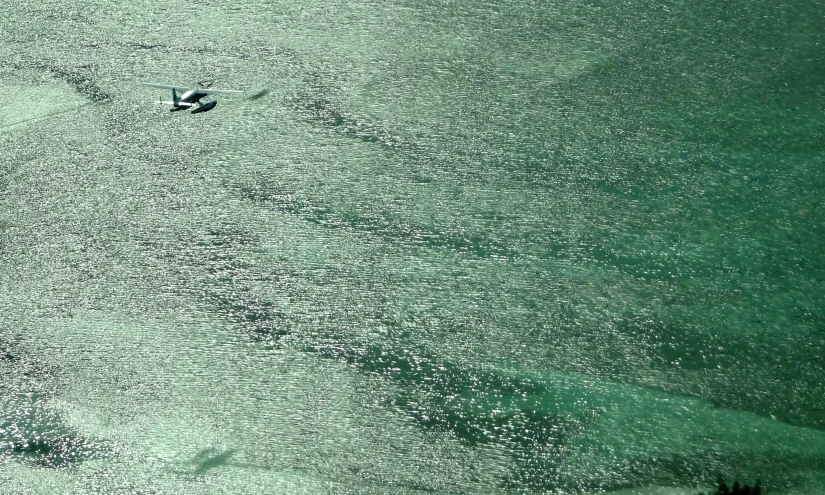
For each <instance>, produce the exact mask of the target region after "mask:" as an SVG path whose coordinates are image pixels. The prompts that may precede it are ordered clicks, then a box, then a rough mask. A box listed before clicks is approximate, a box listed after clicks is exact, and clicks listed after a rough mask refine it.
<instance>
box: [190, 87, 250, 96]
mask: <svg viewBox="0 0 825 495" xmlns="http://www.w3.org/2000/svg"><path fill="white" fill-rule="evenodd" d="M197 92H198V94H202V95H228V94H231V93H243V91H238V90H236V89H201V88H197Z"/></svg>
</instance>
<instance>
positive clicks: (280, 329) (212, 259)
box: [141, 227, 290, 345]
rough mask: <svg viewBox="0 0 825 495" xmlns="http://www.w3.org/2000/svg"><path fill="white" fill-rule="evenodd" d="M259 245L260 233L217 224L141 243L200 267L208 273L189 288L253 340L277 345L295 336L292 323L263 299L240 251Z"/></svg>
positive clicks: (167, 257)
mask: <svg viewBox="0 0 825 495" xmlns="http://www.w3.org/2000/svg"><path fill="white" fill-rule="evenodd" d="M257 243H258V237H257V236H255V235H252V234H249V233H247V232H246V231H243V230H241V229H238V228H235V227H214V228H212V229H210V230H208V231H206V232H204V233H197V234H193V237H191V238H183V237H180V238H178V239H176V242H173V243H170V244H162V243H158V242H154V241H144V242H142V243H141V245H142V246H143V248H144V249H145V250H146V251H147V253H148V254H149V255H150V256H152V257H155V258H159V259H163V260H166V261H167V262H172V263H174V264H175V265H184V266H191V267H196V268H198V269H200V270H203V272H204V275H205V276H204V277H203V278H202V279H201V280H199V281H198V283H191V282H192V281H188V282H186V283H184V284H182V285H185V286H190V287H192V289H191V290H189V291H184V292H187V293H190V294H191V295H194V296H195V297H198V298H200V299H201V300H202V301H204V302H205V303H206V304H207V305H209V306H210V307H211V308H212V311H214V312H215V313H216V314H218V315H219V316H221V317H223V318H224V319H226V320H227V321H229V322H231V323H233V324H235V325H237V326H238V327H240V328H242V329H243V330H244V332H245V333H246V334H247V336H249V337H250V338H251V339H252V340H255V341H258V342H262V343H266V344H268V345H277V344H278V341H279V340H280V339H281V338H282V337H285V336H287V335H289V334H290V329H289V324H288V321H287V319H286V318H285V317H284V315H283V314H282V313H281V312H279V311H278V308H277V307H276V305H275V304H274V303H272V302H270V301H266V300H262V299H260V298H259V297H257V296H256V295H255V294H254V293H253V291H252V290H251V289H250V288H249V286H248V283H247V281H249V280H250V279H251V278H253V275H252V274H251V273H250V266H249V264H248V263H247V262H245V261H244V260H243V259H241V258H240V257H239V256H238V255H237V254H236V251H237V250H239V249H248V248H251V247H252V246H254V245H255V244H257Z"/></svg>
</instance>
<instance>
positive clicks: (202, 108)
mask: <svg viewBox="0 0 825 495" xmlns="http://www.w3.org/2000/svg"><path fill="white" fill-rule="evenodd" d="M143 84H145V85H146V86H151V87H153V88H160V89H171V90H172V100H171V101H163V100H159V101H157V102H155V103H163V104H165V105H172V109H171V110H169V111H170V112H176V111H179V110H185V109H187V108H192V107H196V108H194V109H193V110H192V113H201V112H208V111H209V110H212V109H213V108H215V105H217V104H218V102H217V101H209V102H206V103H202V102H201V101H200V100H201V98H203V97H204V96H207V95H226V94H231V93H241V91H236V90H234V89H209V86H211V85H212V84H211V83H210V84H208V85H207V86H206V87H202V86H203V85H202V84H201V83H198V86H201V87H198V88H185V87H182V86H169V85H168V84H152V83H143ZM178 92H180V96H178Z"/></svg>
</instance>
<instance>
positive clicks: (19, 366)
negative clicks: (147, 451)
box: [0, 339, 111, 468]
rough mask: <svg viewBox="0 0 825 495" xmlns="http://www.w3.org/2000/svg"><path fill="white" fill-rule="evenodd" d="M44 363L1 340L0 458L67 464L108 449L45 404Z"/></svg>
mask: <svg viewBox="0 0 825 495" xmlns="http://www.w3.org/2000/svg"><path fill="white" fill-rule="evenodd" d="M53 375H54V373H53V371H52V370H50V369H49V367H48V366H46V365H44V364H43V363H40V362H39V361H38V360H37V359H35V358H33V357H32V356H28V355H26V354H25V353H24V352H22V351H21V350H18V349H14V346H13V345H11V344H10V343H9V342H6V341H4V340H2V339H0V463H2V462H3V461H5V460H12V461H14V460H17V461H23V462H27V463H29V464H32V465H35V466H38V467H44V468H66V467H70V466H72V465H74V464H77V463H79V462H83V461H85V460H88V459H92V458H96V457H100V456H102V455H105V454H109V453H111V451H110V450H109V449H108V448H106V447H105V446H104V445H103V443H102V442H99V441H96V440H93V439H90V438H86V437H84V436H82V435H79V434H78V433H77V432H75V431H73V430H72V428H70V427H68V426H67V425H66V424H65V423H64V422H63V420H62V419H61V418H60V416H59V415H57V414H56V413H54V412H53V411H51V410H50V409H49V408H48V405H47V401H48V392H44V390H48V385H49V382H50V381H51V379H52V377H53Z"/></svg>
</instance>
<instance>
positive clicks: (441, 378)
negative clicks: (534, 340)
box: [314, 345, 598, 489]
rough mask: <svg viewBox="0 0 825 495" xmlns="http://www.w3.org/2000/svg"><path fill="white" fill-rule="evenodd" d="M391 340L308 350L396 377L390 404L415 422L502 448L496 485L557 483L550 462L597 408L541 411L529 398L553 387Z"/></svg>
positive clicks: (554, 465) (546, 485) (557, 460)
mask: <svg viewBox="0 0 825 495" xmlns="http://www.w3.org/2000/svg"><path fill="white" fill-rule="evenodd" d="M399 348H401V349H402V350H400V351H399V350H395V349H393V348H384V347H381V346H378V345H370V346H365V347H363V348H350V349H348V350H347V349H341V348H319V349H315V351H314V352H317V353H318V354H319V355H321V356H323V357H326V358H331V359H338V360H342V361H345V362H347V363H348V364H350V365H352V366H355V367H356V368H357V369H359V370H361V371H363V372H365V373H370V374H375V375H378V376H381V377H386V378H388V379H391V380H393V381H395V382H397V383H398V384H399V385H400V386H401V390H402V392H400V393H399V394H398V395H397V396H396V398H395V399H394V403H393V404H392V406H393V407H394V408H397V409H399V410H400V411H401V412H403V413H404V414H405V415H407V417H409V418H411V419H412V420H414V421H415V422H416V423H417V424H418V425H419V427H421V428H423V429H425V430H430V431H436V432H441V433H445V434H449V435H453V436H454V437H455V438H457V439H458V440H459V441H461V442H462V443H464V444H465V445H468V446H471V447H503V448H506V449H507V451H509V452H511V453H512V460H513V463H512V465H511V469H510V472H509V474H508V475H507V476H506V477H505V478H504V479H502V480H501V487H502V488H512V489H517V488H520V489H524V488H530V489H539V488H540V489H556V488H559V487H562V486H563V480H562V479H561V478H560V476H559V475H558V473H557V468H558V466H559V465H560V463H561V460H562V458H563V456H564V454H565V452H566V449H567V447H568V446H569V444H570V441H571V440H572V439H573V438H575V437H576V436H577V435H580V434H582V433H583V432H584V431H585V430H586V429H587V427H588V425H590V424H591V422H592V421H593V420H594V419H595V418H596V416H597V415H598V411H597V410H595V409H592V410H590V411H589V412H588V413H586V414H585V415H583V416H581V417H577V416H573V415H565V416H560V415H556V414H552V413H548V412H546V411H542V410H541V408H538V407H537V406H536V400H537V399H538V398H544V397H546V396H552V395H553V391H552V390H551V389H548V388H547V387H545V386H544V385H541V384H539V383H537V382H535V381H533V380H531V379H528V378H524V377H512V376H507V375H504V374H501V373H497V372H493V371H482V370H477V369H472V368H462V367H460V366H457V365H456V364H454V363H450V362H448V361H444V360H440V359H437V358H435V357H434V356H431V355H427V354H417V353H415V352H413V351H410V350H406V349H403V347H400V346H399ZM498 405H500V406H501V409H499V407H498Z"/></svg>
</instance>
